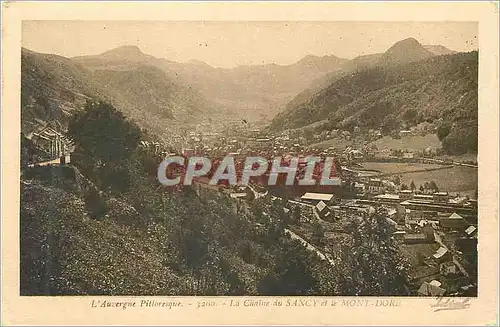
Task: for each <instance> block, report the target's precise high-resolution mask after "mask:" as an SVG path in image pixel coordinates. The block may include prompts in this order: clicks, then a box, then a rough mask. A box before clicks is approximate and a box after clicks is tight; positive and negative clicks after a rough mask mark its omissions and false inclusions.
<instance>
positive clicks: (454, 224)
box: [439, 212, 467, 230]
mask: <svg viewBox="0 0 500 327" xmlns="http://www.w3.org/2000/svg"><path fill="white" fill-rule="evenodd" d="M439 226H441V228H442V229H445V230H460V229H462V230H463V229H464V228H465V227H466V226H467V221H466V220H465V219H464V218H463V217H462V216H460V215H459V214H457V213H456V212H454V213H452V214H451V215H450V216H449V217H448V218H441V219H439Z"/></svg>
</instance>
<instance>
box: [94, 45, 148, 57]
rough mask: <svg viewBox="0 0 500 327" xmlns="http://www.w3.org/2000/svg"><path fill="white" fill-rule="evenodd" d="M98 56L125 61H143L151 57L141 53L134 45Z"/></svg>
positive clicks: (123, 46) (124, 46)
mask: <svg viewBox="0 0 500 327" xmlns="http://www.w3.org/2000/svg"><path fill="white" fill-rule="evenodd" d="M100 56H102V57H107V58H113V59H123V60H127V61H145V60H148V59H151V58H152V56H150V55H147V54H145V53H143V52H142V51H141V49H139V47H138V46H136V45H122V46H120V47H118V48H114V49H111V50H108V51H106V52H103V53H101V54H100Z"/></svg>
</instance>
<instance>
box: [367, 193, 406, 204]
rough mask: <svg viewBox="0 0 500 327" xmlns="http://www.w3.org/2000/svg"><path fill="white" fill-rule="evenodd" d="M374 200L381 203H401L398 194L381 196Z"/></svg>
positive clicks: (375, 197)
mask: <svg viewBox="0 0 500 327" xmlns="http://www.w3.org/2000/svg"><path fill="white" fill-rule="evenodd" d="M373 199H374V200H376V201H379V202H391V203H399V201H400V198H399V195H397V194H379V195H376V196H374V197H373Z"/></svg>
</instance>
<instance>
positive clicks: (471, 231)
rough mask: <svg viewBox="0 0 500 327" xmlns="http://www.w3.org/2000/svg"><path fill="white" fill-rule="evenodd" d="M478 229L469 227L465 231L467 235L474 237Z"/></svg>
mask: <svg viewBox="0 0 500 327" xmlns="http://www.w3.org/2000/svg"><path fill="white" fill-rule="evenodd" d="M476 231H477V228H476V227H475V226H469V227H467V229H466V230H465V234H467V235H468V236H474V235H475V234H476Z"/></svg>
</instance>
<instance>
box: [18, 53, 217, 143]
mask: <svg viewBox="0 0 500 327" xmlns="http://www.w3.org/2000/svg"><path fill="white" fill-rule="evenodd" d="M103 58H104V59H103ZM147 58H149V56H147V55H144V54H142V53H141V52H140V51H139V50H138V48H135V47H128V46H127V47H121V48H118V49H115V50H113V51H108V52H105V53H104V54H102V55H101V56H100V57H99V59H95V58H87V59H88V60H89V61H90V62H93V63H94V67H93V68H94V69H92V70H91V69H88V68H87V67H86V66H90V63H89V62H87V65H86V66H84V65H82V64H81V63H80V62H81V60H72V59H69V58H65V57H61V56H56V55H50V54H41V53H36V52H33V51H30V50H27V49H22V64H21V66H22V73H21V80H22V87H21V99H22V101H21V107H22V108H21V110H22V111H21V112H22V130H23V132H24V133H29V132H31V131H33V130H35V129H36V128H37V126H40V125H45V124H49V125H53V126H54V127H56V128H58V129H60V128H62V129H64V127H65V125H66V124H67V122H68V119H69V117H70V116H71V115H72V114H73V113H74V112H75V110H80V109H81V108H83V105H84V103H85V101H86V100H87V99H91V98H94V99H103V100H106V101H108V102H110V103H112V104H113V105H114V106H116V107H117V108H118V109H119V110H121V111H123V112H124V113H125V114H126V115H127V116H128V117H130V118H131V119H134V120H136V121H138V122H139V123H140V124H141V125H142V126H143V127H146V128H148V129H153V130H155V132H160V133H163V132H164V131H165V127H166V126H169V127H170V128H173V127H174V126H173V125H175V124H171V123H169V121H177V122H190V121H196V120H202V119H203V118H204V117H206V116H208V115H210V114H216V113H218V111H219V108H218V107H217V106H216V105H215V104H214V103H212V102H210V101H208V100H206V99H205V98H204V97H203V96H202V95H201V94H199V93H198V92H197V91H195V90H193V89H191V88H189V87H187V86H184V85H182V84H181V83H179V82H177V81H174V80H173V79H171V78H170V77H169V76H168V75H167V74H165V72H164V71H162V70H160V69H158V68H156V67H154V66H147V65H143V64H142V62H143V61H144V60H147ZM103 60H106V61H107V62H108V63H113V64H116V65H115V66H114V67H113V68H117V67H118V66H119V68H120V69H102V67H101V66H103V64H102V63H103ZM117 62H119V64H117ZM97 64H98V65H99V67H98V68H99V69H96V68H97V67H96V65H97Z"/></svg>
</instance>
